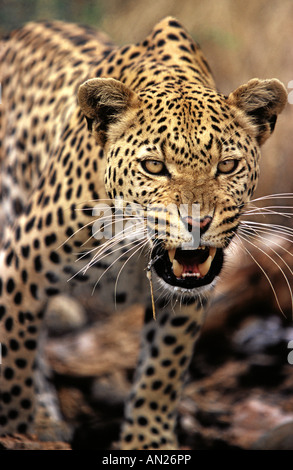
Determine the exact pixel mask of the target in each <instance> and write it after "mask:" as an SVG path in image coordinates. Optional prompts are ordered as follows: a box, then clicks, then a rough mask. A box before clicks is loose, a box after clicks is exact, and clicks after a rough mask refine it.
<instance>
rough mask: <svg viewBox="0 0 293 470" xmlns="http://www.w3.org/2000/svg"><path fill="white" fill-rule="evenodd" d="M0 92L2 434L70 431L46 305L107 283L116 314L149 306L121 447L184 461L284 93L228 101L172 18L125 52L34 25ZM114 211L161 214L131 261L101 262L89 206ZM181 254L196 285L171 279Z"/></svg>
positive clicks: (2, 71)
mask: <svg viewBox="0 0 293 470" xmlns="http://www.w3.org/2000/svg"><path fill="white" fill-rule="evenodd" d="M0 80H1V83H2V104H1V107H0V142H1V147H0V152H1V154H0V162H1V180H0V188H1V199H2V204H1V213H0V214H1V215H0V220H1V232H2V233H1V237H2V242H1V251H0V263H1V269H0V319H1V330H0V341H1V344H2V361H3V364H2V375H1V405H0V429H1V432H2V433H4V434H5V433H13V432H18V433H25V432H28V431H32V430H33V431H37V432H38V431H39V429H40V427H39V423H40V422H41V427H42V429H44V428H46V429H48V430H49V432H50V433H51V434H50V435H51V436H52V435H53V436H55V437H56V438H60V436H61V437H62V436H63V437H64V435H65V434H66V433H67V430H66V428H65V427H64V423H63V422H62V418H61V416H60V413H59V411H58V406H57V404H56V403H55V398H54V395H53V392H52V393H51V392H50V393H48V389H47V385H46V382H45V381H44V377H42V374H41V371H42V367H41V366H40V348H41V341H40V337H41V331H42V325H43V317H44V312H45V309H46V304H47V302H48V299H49V298H50V297H52V296H55V295H56V294H58V293H61V292H64V291H65V290H69V291H70V292H71V293H72V294H73V293H76V292H78V290H79V289H80V290H81V292H83V293H84V291H85V288H88V289H89V292H90V291H91V290H92V288H93V286H95V287H96V292H97V296H98V299H99V301H101V302H103V303H104V306H105V308H107V309H108V310H109V311H111V310H112V309H113V308H114V304H115V303H116V304H117V305H119V304H121V305H123V307H125V305H129V304H131V303H134V302H137V301H139V302H143V303H144V304H145V307H146V316H145V325H144V327H143V332H142V344H141V353H140V358H139V363H138V367H137V372H136V376H135V379H134V384H133V389H132V392H131V394H130V397H129V400H128V402H127V404H126V409H125V421H124V425H123V429H122V435H121V448H122V449H128V448H129V449H149V448H152V449H156V448H160V449H175V448H176V447H177V441H176V437H175V434H174V427H175V424H176V407H177V403H178V400H179V399H180V393H181V389H182V386H183V383H184V376H185V375H186V372H187V370H188V365H189V361H190V357H191V354H192V350H193V345H194V342H195V340H196V338H197V336H198V334H199V330H200V326H201V324H202V322H203V319H204V315H205V309H206V303H207V301H208V299H209V297H210V294H211V293H212V290H213V289H212V288H213V286H214V285H215V281H216V279H217V277H218V275H219V273H220V271H221V267H222V261H223V253H224V250H225V248H226V247H227V246H228V245H229V242H230V240H231V239H232V238H233V236H234V234H235V231H236V230H237V226H238V224H239V218H240V215H241V212H242V211H243V208H244V207H245V204H246V203H247V202H248V201H249V199H250V197H251V195H252V194H253V191H254V189H255V187H256V184H257V179H258V173H259V167H258V161H259V155H260V150H259V148H260V146H261V145H262V144H263V143H264V142H265V140H266V139H267V138H268V137H269V136H270V134H271V133H272V131H273V129H274V125H275V122H276V118H277V115H278V114H279V113H280V112H281V111H282V109H283V107H284V105H285V102H286V92H285V89H284V87H283V85H282V84H281V83H280V82H279V81H278V80H276V79H272V80H259V79H253V80H251V81H250V82H248V83H247V84H245V85H242V86H241V87H239V88H238V89H237V90H236V91H234V92H233V93H231V94H230V95H229V96H224V95H223V94H221V93H219V92H218V91H217V89H216V87H215V84H214V80H213V77H212V74H211V71H210V69H209V66H208V64H207V62H206V60H205V58H204V56H203V54H202V52H201V50H200V48H199V46H198V45H197V44H196V43H195V42H194V40H193V39H192V38H191V37H190V35H189V34H188V33H187V32H186V31H185V30H184V28H183V27H182V26H181V25H180V24H179V23H178V21H177V20H175V19H174V18H165V19H164V20H162V21H161V22H160V23H159V24H157V25H156V26H155V28H154V29H153V31H152V32H151V34H150V35H149V36H148V37H147V38H146V39H145V40H144V41H143V42H141V43H140V44H138V45H127V46H122V47H117V46H116V45H114V44H112V43H111V42H110V41H109V40H108V38H106V37H105V36H103V35H102V34H99V33H97V32H95V31H92V30H90V29H86V28H84V27H80V26H77V25H71V24H64V23H59V22H52V23H32V24H28V25H27V26H24V27H23V28H21V29H19V30H17V31H14V32H12V33H11V34H9V36H8V37H6V38H3V40H2V42H1V49H0ZM158 170H160V171H158ZM117 198H123V200H124V201H126V202H131V203H133V204H138V205H139V206H140V207H142V208H143V212H144V216H145V214H146V210H147V207H151V217H149V218H148V219H147V223H146V225H145V224H144V223H143V225H142V226H141V227H140V231H141V232H140V233H141V234H142V238H141V240H142V242H141V245H135V243H134V242H133V243H134V244H133V245H131V246H132V248H133V251H130V252H128V249H129V245H127V241H126V240H124V239H119V244H117V246H116V245H115V244H112V245H108V247H109V249H108V252H103V251H101V250H103V245H101V243H102V242H101V241H100V240H97V237H93V236H92V235H93V232H92V227H93V224H94V222H95V221H97V220H99V219H97V217H96V216H95V214H94V212H93V210H94V209H93V208H94V207H95V205H96V204H97V202H99V201H100V202H101V201H102V202H104V201H106V202H111V203H112V204H114V201H115V200H116V199H117ZM180 204H185V205H187V206H188V207H190V206H191V205H192V204H199V205H200V219H199V220H195V219H194V218H193V217H192V216H190V214H189V212H188V213H187V215H186V214H185V216H184V217H183V215H182V214H181V213H180V214H179V215H180V217H179V221H178V210H177V208H178V207H179V205H180ZM169 205H172V209H171V210H168V211H167V210H166V211H165V209H163V211H162V209H161V208H162V207H163V208H166V207H167V206H169ZM159 208H160V209H159ZM162 212H163V215H166V219H167V226H166V231H165V232H162V230H161V226H162ZM145 220H146V218H144V219H143V221H145ZM176 224H177V225H178V224H179V226H180V230H179V232H178V231H177V232H176V231H175V230H174V227H176ZM193 227H197V228H198V230H200V236H201V238H200V247H199V249H197V250H196V249H194V250H192V251H190V253H189V254H188V255H187V254H186V252H185V251H182V250H181V249H180V247H181V246H182V243H184V242H189V241H190V240H191V238H192V235H191V233H192V228H193ZM149 231H150V232H151V233H152V234H153V235H152V236H151V237H148V238H147V237H146V233H149ZM175 232H176V234H175ZM143 237H145V238H143ZM144 240H146V243H143V241H144ZM117 241H118V240H117ZM140 246H141V249H139V248H140ZM136 247H138V248H136ZM175 249H176V252H175ZM99 250H100V251H99ZM172 250H173V251H172ZM211 250H213V251H211ZM97 253H103V256H96V258H94V262H92V261H91V260H92V259H93V256H95V254H97ZM142 253H145V255H142ZM170 253H173V254H174V253H175V257H176V256H177V258H175V259H176V260H177V261H178V263H179V264H180V266H181V267H184V269H185V271H184V272H185V277H184V276H183V275H182V274H181V275H178V276H175V274H174V269H175V268H174V264H173V265H172V266H173V268H172V266H171V262H170V261H169V260H168V258H167V255H168V254H170ZM203 253H205V255H204V256H205V259H206V255H207V254H208V253H213V256H214V258H213V261H212V264H211V267H210V269H209V271H208V273H206V274H205V275H202V274H199V273H198V272H197V268H198V266H199V265H200V263H204V262H205V259H204V257H203ZM125 261H127V263H126V264H125V265H124V263H125ZM87 263H88V265H87ZM148 263H149V264H148ZM188 263H189V264H190V266H189V268H188ZM85 266H87V267H89V269H85V270H84V271H82V270H83V268H84V267H85ZM122 266H124V267H123V270H122V272H121V273H120V270H121V267H122ZM108 268H109V269H108ZM172 269H173V272H172ZM188 269H189V270H190V271H188ZM146 270H148V271H149V274H150V278H151V282H152V287H153V292H154V296H155V307H156V314H157V318H156V320H155V319H154V318H153V309H152V302H151V296H150V289H149V283H148V279H147V277H146ZM101 275H103V277H102V278H101V280H100V282H98V283H97V280H98V279H99V277H100V276H101ZM118 275H119V282H118V284H117V288H116V290H115V288H114V285H115V282H116V279H117V276H118ZM69 278H70V279H71V281H70V282H68V279H69ZM96 283H97V284H96ZM170 297H172V303H170V302H169V299H170ZM177 300H180V302H177ZM171 305H172V307H171ZM52 397H53V398H52ZM97 446H98V443H97Z"/></svg>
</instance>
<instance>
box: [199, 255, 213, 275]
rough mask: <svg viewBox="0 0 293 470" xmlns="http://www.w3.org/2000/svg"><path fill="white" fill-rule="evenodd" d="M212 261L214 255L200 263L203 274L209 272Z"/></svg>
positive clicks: (200, 270)
mask: <svg viewBox="0 0 293 470" xmlns="http://www.w3.org/2000/svg"><path fill="white" fill-rule="evenodd" d="M212 261H213V257H212V256H211V255H210V256H209V257H208V258H207V259H206V261H205V262H204V263H202V264H199V265H198V270H199V272H200V274H201V275H202V276H205V275H206V274H207V273H208V272H209V270H210V267H211V264H212Z"/></svg>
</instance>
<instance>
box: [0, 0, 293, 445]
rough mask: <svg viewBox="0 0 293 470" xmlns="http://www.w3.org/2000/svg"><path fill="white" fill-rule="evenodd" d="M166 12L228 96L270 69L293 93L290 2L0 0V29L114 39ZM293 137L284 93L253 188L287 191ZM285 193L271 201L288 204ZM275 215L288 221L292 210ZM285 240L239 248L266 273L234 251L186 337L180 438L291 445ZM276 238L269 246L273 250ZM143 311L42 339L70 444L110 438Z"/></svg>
mask: <svg viewBox="0 0 293 470" xmlns="http://www.w3.org/2000/svg"><path fill="white" fill-rule="evenodd" d="M167 15H173V16H175V17H177V18H178V19H179V20H180V21H181V23H183V25H184V26H185V27H186V29H187V30H188V31H189V32H190V34H191V35H192V36H193V37H194V39H195V40H196V41H197V42H198V43H199V44H200V45H201V47H202V49H203V51H204V54H205V56H206V58H207V60H208V62H209V64H210V66H211V68H212V70H213V73H214V77H215V80H216V83H217V85H218V89H219V90H220V91H221V92H223V93H225V94H227V93H229V92H231V91H232V90H233V89H235V88H237V87H238V86H239V85H241V84H242V83H245V82H247V81H248V80H249V79H251V78H254V77H259V78H273V77H276V78H278V79H280V80H281V81H282V82H283V83H284V84H285V86H286V87H288V92H289V93H290V92H291V93H292V95H291V99H289V101H291V103H293V1H292V0H245V1H243V0H180V1H178V0H154V1H149V0H62V1H59V0H0V32H1V33H7V32H8V31H10V30H12V29H14V28H17V27H19V26H21V25H22V24H24V23H26V22H28V21H32V20H47V19H60V20H65V21H71V22H78V23H83V24H88V25H91V26H93V27H95V28H98V29H102V30H103V31H104V32H106V33H107V34H108V35H109V36H110V37H111V38H112V40H113V41H115V42H116V43H117V44H121V45H123V44H126V43H130V42H140V41H141V40H143V39H144V38H145V36H146V35H147V34H148V33H149V32H150V30H151V29H152V28H153V26H154V25H155V24H156V22H158V21H159V20H160V19H162V18H163V17H164V16H167ZM289 82H291V83H290V84H289ZM290 85H291V87H290ZM292 142H293V104H289V102H288V105H287V107H286V109H285V111H284V112H283V113H282V114H281V116H280V117H279V119H278V122H277V126H276V129H275V132H274V134H273V136H272V137H271V138H270V139H269V140H268V141H267V143H266V144H265V146H264V147H263V151H262V155H263V156H262V161H261V179H260V183H259V186H258V190H257V194H256V196H260V195H268V194H272V193H285V192H287V193H289V192H293V168H292V163H293V160H292V154H293V150H292ZM292 201H293V199H286V200H285V199H284V200H283V199H280V200H279V203H280V204H281V205H286V204H287V205H288V206H292ZM275 203H276V202H273V204H275ZM284 210H285V211H287V209H284ZM290 210H291V209H289V208H288V211H290ZM284 221H285V222H286V223H287V225H289V226H291V227H292V222H291V219H284V218H282V223H284ZM286 238H288V239H289V238H290V237H289V234H286ZM291 239H292V238H291ZM284 242H285V240H284V239H281V241H280V240H278V241H275V239H274V240H273V241H272V244H271V245H270V252H269V253H270V256H272V257H273V258H274V259H275V261H274V260H270V258H268V257H267V256H266V255H264V253H263V252H262V251H258V254H255V252H254V251H253V250H252V247H251V246H249V249H250V250H251V251H252V253H253V256H255V257H256V258H257V260H258V261H259V263H260V264H261V265H262V267H263V270H264V271H265V272H266V273H267V276H265V275H264V273H263V272H261V270H260V269H259V267H258V266H257V264H256V263H254V262H253V261H252V259H251V258H249V256H246V257H245V256H243V253H242V252H239V251H237V250H236V251H235V253H236V255H234V260H235V261H234V265H232V264H231V265H229V266H228V268H229V269H228V272H227V273H226V274H225V275H224V277H223V279H224V282H223V283H222V284H220V288H219V291H218V294H217V296H216V298H215V301H214V304H213V305H212V307H211V309H210V314H209V316H208V319H207V322H206V327H205V329H204V332H203V335H202V337H201V340H200V341H199V343H198V345H197V347H196V354H195V357H194V359H193V361H192V365H191V371H190V378H189V382H188V385H187V387H186V389H185V395H184V397H183V399H182V403H181V405H180V410H179V420H178V433H179V438H180V443H181V445H182V446H183V448H186V449H194V448H202V449H230V448H231V449H234V448H237V449H247V448H251V447H253V446H255V445H256V446H258V447H256V448H261V449H275V448H277V449H280V448H282V446H283V447H284V446H285V448H290V449H291V450H292V449H293V442H292V437H290V436H292V435H293V395H292V388H293V374H292V367H293V366H292V364H289V363H288V359H287V356H288V353H289V350H288V342H289V340H293V328H292V315H293V311H292V304H291V301H292V297H291V295H290V286H292V270H291V272H290V269H288V267H289V266H291V267H292V242H289V243H288V246H287V245H286V247H285V250H287V251H285V250H284V249H283V248H282V247H281V245H282V246H283V244H284ZM279 248H280V253H281V254H280V255H279V253H275V251H276V250H279ZM262 249H263V248H261V250H262ZM256 253H257V250H256ZM280 257H282V258H283V259H284V260H285V262H286V263H287V265H284V264H283V265H282V268H283V269H286V274H287V279H288V281H287V282H286V280H285V279H284V277H283V275H282V271H281V270H280V269H279V268H278V267H277V264H281V262H280ZM267 277H268V278H270V281H271V283H272V285H273V286H274V288H275V290H276V292H277V293H278V297H279V298H280V302H281V305H282V308H283V310H284V312H285V314H284V315H282V313H281V312H280V309H279V307H278V305H277V304H276V301H275V296H274V293H273V290H272V289H271V286H270V285H269V282H268V280H267ZM91 302H92V304H91ZM61 304H62V302H61ZM61 304H60V302H59V306H57V307H56V306H54V307H52V306H51V311H52V312H53V315H52V317H51V318H53V317H54V315H55V316H56V315H57V316H58V318H60V316H61V315H62V312H61V311H67V310H68V309H69V305H70V309H72V311H73V309H74V307H73V306H71V304H69V299H65V304H64V308H63V310H62V307H60V305H61ZM80 305H81V307H82V309H83V311H86V312H87V314H86V315H91V312H94V311H95V301H94V300H92V301H91V300H90V299H87V300H86V302H82V301H81V304H80ZM58 309H59V310H58ZM56 312H57V314H56ZM60 312H61V313H60ZM142 315H143V313H142V310H138V309H137V308H134V309H132V310H130V311H129V312H127V313H126V314H125V315H124V316H120V315H119V316H114V317H112V318H111V319H110V325H109V324H106V323H103V322H104V320H102V321H101V322H100V323H99V322H97V323H96V324H95V326H94V327H93V326H92V325H91V327H90V328H87V321H86V322H85V324H84V325H83V327H82V329H81V328H79V330H78V331H77V332H72V333H71V335H66V336H65V337H64V339H63V341H62V345H61V346H60V339H59V338H54V337H51V339H50V341H49V345H48V356H49V357H50V359H51V365H52V367H53V369H54V373H55V382H56V384H57V388H58V391H59V398H60V400H61V404H62V411H63V413H64V415H65V416H66V417H67V419H68V420H69V421H70V422H71V423H73V424H74V425H75V426H76V429H77V431H76V434H75V439H74V442H73V447H74V448H96V447H97V443H98V444H99V445H100V446H101V447H102V448H104V447H106V448H107V447H109V446H111V445H112V443H113V441H116V440H117V438H118V433H119V426H120V422H121V418H122V414H123V402H124V399H125V396H127V393H128V391H129V388H130V383H131V379H132V375H133V372H134V369H135V364H136V358H137V349H138V343H139V331H140V328H141V322H142ZM93 317H94V313H92V318H93ZM87 318H88V317H87ZM53 329H54V328H53ZM55 331H56V328H55ZM80 335H81V336H82V339H83V340H82V341H81V340H80ZM93 337H94V338H95V341H92V339H93ZM80 344H82V345H83V347H80ZM95 348H96V349H95ZM97 357H98V358H99V361H97V360H96V358H97ZM288 437H289V438H290V439H291V440H290V441H288ZM4 445H10V444H7V443H6V444H4ZM15 445H17V444H15ZM22 445H24V444H22ZM28 445H29V446H30V445H31V444H28ZM39 445H40V446H41V444H39ZM286 446H287V447H286Z"/></svg>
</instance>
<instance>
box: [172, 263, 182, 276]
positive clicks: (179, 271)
mask: <svg viewBox="0 0 293 470" xmlns="http://www.w3.org/2000/svg"><path fill="white" fill-rule="evenodd" d="M173 273H174V275H175V276H176V277H181V274H182V273H183V266H182V264H180V263H178V261H177V260H176V259H173Z"/></svg>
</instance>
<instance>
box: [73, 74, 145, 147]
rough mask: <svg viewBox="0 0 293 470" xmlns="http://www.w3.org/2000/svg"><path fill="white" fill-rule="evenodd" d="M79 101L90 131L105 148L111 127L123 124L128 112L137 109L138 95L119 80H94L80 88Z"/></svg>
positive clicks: (88, 81)
mask: <svg viewBox="0 0 293 470" xmlns="http://www.w3.org/2000/svg"><path fill="white" fill-rule="evenodd" d="M78 101H79V105H80V107H81V109H82V112H83V113H84V115H85V117H86V120H87V124H88V129H89V130H90V132H92V133H93V135H94V136H95V137H96V139H97V141H98V143H99V144H100V145H102V146H104V145H105V143H106V141H107V137H108V130H109V126H110V125H111V124H114V123H118V122H119V121H121V122H122V121H123V116H124V115H125V113H126V111H127V110H130V109H131V108H135V107H136V103H137V101H138V100H137V96H136V94H135V93H134V92H133V91H131V90H130V89H129V88H127V87H126V86H125V85H124V84H123V83H121V82H120V81H119V80H115V79H114V78H92V79H90V80H87V81H86V82H84V83H83V84H82V85H81V86H80V87H79V90H78Z"/></svg>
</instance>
